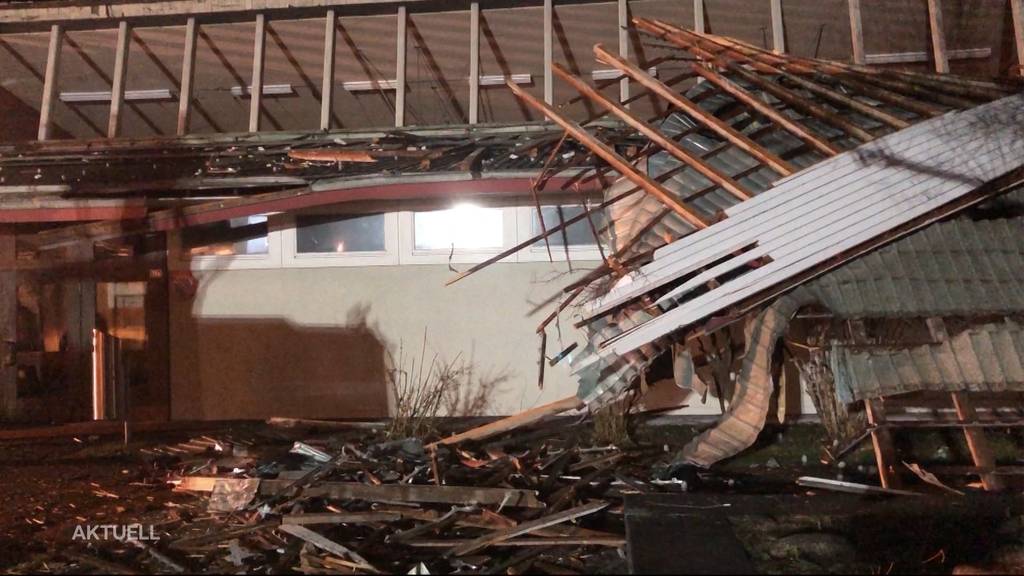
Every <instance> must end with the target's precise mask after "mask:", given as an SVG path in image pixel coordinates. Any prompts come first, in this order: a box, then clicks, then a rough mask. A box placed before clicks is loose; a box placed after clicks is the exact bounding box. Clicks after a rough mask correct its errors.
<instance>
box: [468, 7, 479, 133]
mask: <svg viewBox="0 0 1024 576" xmlns="http://www.w3.org/2000/svg"><path fill="white" fill-rule="evenodd" d="M479 119H480V3H479V2H473V3H471V4H470V5H469V123H470V124H476V123H477V121H478V120H479Z"/></svg>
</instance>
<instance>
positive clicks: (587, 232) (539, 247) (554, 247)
mask: <svg viewBox="0 0 1024 576" xmlns="http://www.w3.org/2000/svg"><path fill="white" fill-rule="evenodd" d="M559 209H561V215H559ZM520 210H521V212H520V215H519V222H520V230H519V237H520V238H519V239H520V241H521V242H522V241H525V240H528V239H530V238H533V237H535V236H537V235H539V234H542V233H543V232H544V228H546V229H547V230H548V231H550V230H551V229H552V228H555V227H556V226H558V225H559V224H561V223H562V222H568V221H570V220H572V219H573V218H577V217H580V216H582V218H580V219H579V220H577V221H576V222H573V223H572V224H569V226H568V227H567V228H566V229H565V233H564V234H563V233H562V231H557V232H552V233H551V234H550V235H549V236H548V238H547V240H548V244H549V245H550V246H551V257H552V258H553V259H555V260H565V258H566V255H565V252H566V251H565V245H566V241H568V245H569V258H570V259H572V260H601V250H599V249H598V245H597V240H596V239H595V238H594V229H597V234H598V236H599V237H600V238H601V248H602V249H604V251H605V252H606V253H607V252H608V251H609V247H610V241H609V239H610V237H611V234H610V231H609V230H608V224H609V222H608V219H607V217H606V216H605V214H604V211H603V210H594V208H593V207H591V208H590V210H591V213H590V217H589V218H588V217H587V216H585V215H584V212H585V211H586V210H587V208H586V207H584V206H580V205H563V206H542V207H541V210H540V211H541V214H542V215H543V218H544V228H542V227H541V225H540V216H538V214H537V209H536V208H535V207H532V206H530V207H522V208H520ZM591 221H593V223H594V226H593V229H592V228H591V226H590V222H591ZM547 259H548V251H547V247H546V246H545V244H544V240H543V239H542V240H538V241H537V242H534V244H533V245H532V246H530V247H529V248H527V249H526V250H523V251H522V252H520V254H519V260H520V261H524V262H530V261H533V262H536V261H541V260H543V261H547Z"/></svg>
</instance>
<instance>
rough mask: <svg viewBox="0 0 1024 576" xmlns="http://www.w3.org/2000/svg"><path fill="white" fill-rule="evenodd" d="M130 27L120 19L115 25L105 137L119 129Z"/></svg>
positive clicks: (129, 43)
mask: <svg viewBox="0 0 1024 576" xmlns="http://www.w3.org/2000/svg"><path fill="white" fill-rule="evenodd" d="M131 36H132V29H131V26H129V24H128V22H125V21H124V20H122V21H121V22H120V23H119V24H118V25H117V47H116V52H115V53H114V75H113V82H112V85H111V87H110V115H109V117H108V118H107V138H116V137H117V134H118V132H120V130H121V109H122V108H123V107H124V92H125V88H124V85H125V80H126V78H127V71H128V51H129V46H130V45H131Z"/></svg>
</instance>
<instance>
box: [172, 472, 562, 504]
mask: <svg viewBox="0 0 1024 576" xmlns="http://www.w3.org/2000/svg"><path fill="white" fill-rule="evenodd" d="M184 480H186V479H183V483H182V486H179V489H181V490H192V491H199V492H205V491H207V489H206V488H205V487H206V486H209V489H208V490H212V489H213V485H214V482H215V481H216V480H224V479H223V478H203V477H195V476H190V477H188V479H187V480H188V482H187V483H186V482H184ZM186 484H187V485H188V487H185V485H186ZM293 484H294V481H292V480H262V481H261V482H260V489H259V493H260V494H261V495H265V496H271V495H276V494H278V493H280V492H282V491H283V490H285V489H287V488H288V487H290V486H292V485H293ZM302 496H303V497H306V498H335V499H339V500H371V501H391V502H426V503H431V504H460V505H465V504H469V503H477V504H480V505H483V506H501V505H504V506H505V507H507V508H543V507H544V504H543V503H542V502H541V501H540V500H538V499H537V493H536V492H534V491H532V490H517V489H512V488H477V487H473V486H435V485H433V484H431V485H421V484H381V485H377V486H374V485H368V484H359V483H356V482H320V483H318V484H316V485H313V486H307V487H306V488H304V489H303V490H302Z"/></svg>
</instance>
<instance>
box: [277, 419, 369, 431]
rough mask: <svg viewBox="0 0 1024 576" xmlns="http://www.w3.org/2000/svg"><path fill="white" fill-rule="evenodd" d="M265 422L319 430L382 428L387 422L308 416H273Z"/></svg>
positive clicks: (279, 425) (284, 426)
mask: <svg viewBox="0 0 1024 576" xmlns="http://www.w3.org/2000/svg"><path fill="white" fill-rule="evenodd" d="M267 424H270V425H271V426H278V427H280V428H316V429H320V430H382V429H384V428H387V422H381V421H374V422H343V421H337V420H310V419H308V418H281V417H278V416H274V417H272V418H270V419H268V420H267Z"/></svg>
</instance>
